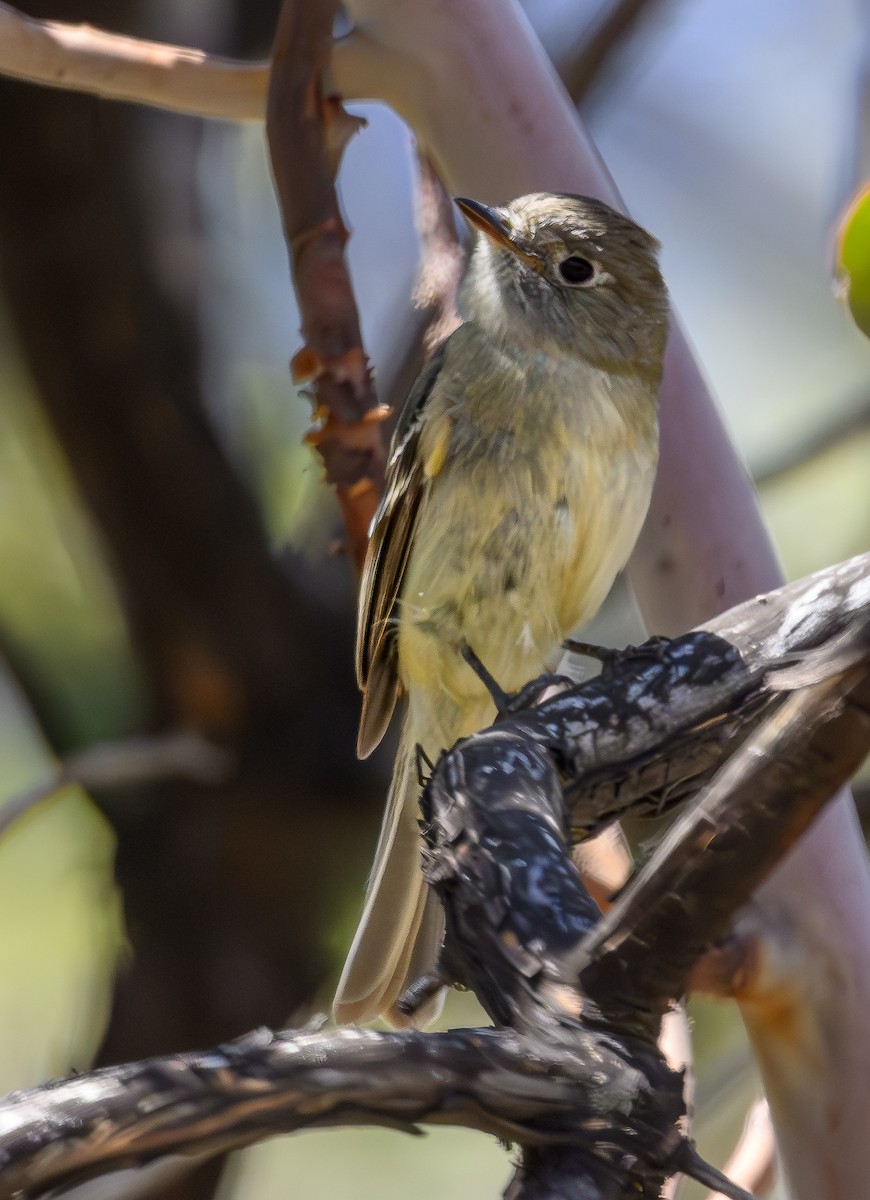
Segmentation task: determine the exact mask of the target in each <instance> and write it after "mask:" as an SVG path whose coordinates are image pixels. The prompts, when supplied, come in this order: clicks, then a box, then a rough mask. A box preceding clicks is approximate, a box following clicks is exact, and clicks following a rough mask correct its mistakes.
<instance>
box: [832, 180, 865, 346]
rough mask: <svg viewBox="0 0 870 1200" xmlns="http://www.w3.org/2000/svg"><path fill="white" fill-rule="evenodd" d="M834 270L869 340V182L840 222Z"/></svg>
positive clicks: (858, 324) (854, 314)
mask: <svg viewBox="0 0 870 1200" xmlns="http://www.w3.org/2000/svg"><path fill="white" fill-rule="evenodd" d="M836 271H837V278H838V281H839V284H840V293H841V295H842V297H843V298H844V299H845V300H846V302H847V303H848V305H849V309H850V311H851V313H852V316H853V318H854V320H855V324H856V325H857V326H858V328H859V329H860V330H861V332H862V333H865V334H866V335H867V336H868V337H870V183H868V184H865V185H864V186H863V187H862V188H861V190H860V191H859V192H858V193H857V195H856V196H855V198H854V200H853V201H852V203H851V204H850V205H849V208H848V210H847V212H846V215H845V216H844V217H843V220H842V222H841V223H840V228H839V230H838V232H837V261H836Z"/></svg>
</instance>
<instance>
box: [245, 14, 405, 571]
mask: <svg viewBox="0 0 870 1200" xmlns="http://www.w3.org/2000/svg"><path fill="white" fill-rule="evenodd" d="M336 7H337V0H284V2H283V4H282V7H281V14H280V16H279V19H278V27H277V32H276V34H275V45H274V48H273V53H272V71H271V75H270V82H269V99H268V105H267V113H266V134H267V137H268V141H269V152H270V155H271V158H272V170H273V173H274V176H275V187H276V190H277V193H278V200H279V203H280V206H281V215H282V219H283V223H284V234H285V237H286V239H287V246H288V249H289V253H290V265H291V270H292V273H293V282H294V284H295V287H296V294H297V296H298V299H299V311H300V313H301V316H302V335H303V337H304V339H305V345H304V346H303V348H302V349H301V350H299V351H298V352H297V353H296V354H295V355H294V357H293V361H292V364H291V371H292V374H293V380H294V382H295V383H301V384H312V385H313V387H314V393H315V397H316V412H315V418H316V423H317V424H316V428H315V429H314V430H312V432H311V433H310V434H309V435H308V441H309V442H310V443H311V444H312V445H313V446H315V447H316V449H317V450H318V452H319V454H320V455H321V457H322V459H323V461H324V464H325V466H326V476H327V479H328V481H329V482H330V483H332V484H334V485H335V488H336V493H337V496H338V501H339V504H340V506H341V510H342V515H343V517H344V523H345V529H346V531H347V539H348V548H349V550H350V552H351V554H352V556H353V559H354V561H355V563H356V564H357V566H358V567H360V568H361V566H362V561H363V559H364V557H365V548H366V544H367V541H368V529H369V525H370V524H371V519H372V517H373V516H374V512H375V508H376V507H377V502H378V498H379V495H380V489H381V484H382V482H383V470H384V462H385V454H384V446H383V437H382V433H381V427H380V426H381V422H382V421H383V420H384V419H385V417H386V416H387V415H388V412H387V410H386V409H384V408H379V407H378V404H377V400H376V398H375V393H374V388H373V386H372V380H371V372H370V371H369V366H368V360H367V359H366V355H365V352H364V350H363V347H362V339H361V335H360V327H359V316H358V314H357V309H356V302H355V300H354V296H353V288H352V285H351V281H350V275H349V274H348V270H347V263H346V261H345V257H344V247H345V243H346V241H347V231H346V229H345V227H344V222H343V221H342V218H341V213H340V211H339V206H338V200H337V198H336V194H335V175H336V171H337V170H338V163H339V160H340V157H341V151H342V150H343V148H344V144H345V142H346V141H347V139H348V137H350V136H351V135H352V133H353V132H354V131H355V130H356V129H357V128H359V126H360V125H361V124H362V122H361V121H360V120H359V119H358V118H355V117H351V116H350V115H349V114H348V113H347V112H346V111H345V109H344V108H343V107H342V105H341V102H340V100H339V98H338V97H337V96H335V95H329V94H327V93H326V92H325V90H324V77H325V74H326V71H327V67H328V65H329V58H330V50H331V46H332V24H333V19H334V16H335V10H336Z"/></svg>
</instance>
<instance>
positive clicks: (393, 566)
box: [356, 338, 450, 758]
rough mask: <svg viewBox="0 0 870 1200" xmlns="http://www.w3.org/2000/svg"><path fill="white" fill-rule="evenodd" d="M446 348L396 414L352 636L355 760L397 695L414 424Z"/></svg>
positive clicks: (413, 489) (413, 498)
mask: <svg viewBox="0 0 870 1200" xmlns="http://www.w3.org/2000/svg"><path fill="white" fill-rule="evenodd" d="M449 340H450V339H449V338H448V339H447V341H449ZM446 347H447V342H444V344H443V345H442V346H441V348H440V349H439V350H438V352H437V353H436V354H434V355H433V356H432V358H431V359H430V360H429V362H428V363H427V364H426V366H425V367H424V368H423V370H422V371H421V373H420V375H419V376H418V377H417V380H416V382H415V384H414V386H413V388H412V389H411V391H410V393H409V395H408V399H407V401H406V402H405V407H404V408H403V409H402V415H401V416H400V418H399V423H398V424H397V426H396V431H395V433H394V434H393V442H392V448H391V452H390V458H389V461H388V463H387V471H386V479H385V482H384V495H383V498H382V500H381V503H380V505H379V506H378V510H377V512H376V513H375V517H374V520H373V522H372V531H371V535H370V537H369V546H368V553H367V555H366V561H365V566H364V567H363V574H362V581H361V584H360V598H359V615H358V618H357V633H356V675H357V682H358V683H359V686H360V687H361V688H362V691H363V704H362V716H361V717H360V726H359V737H358V742H357V752H358V753H359V755H360V757H361V758H365V757H366V756H367V755H369V754H371V752H372V750H374V748H375V746H377V745H378V743H379V742H380V740H381V738H382V737H383V736H384V733H385V732H386V729H387V726H388V725H389V723H390V717H391V716H392V715H393V709H394V708H395V706H396V700H397V699H398V696H399V692H400V687H399V678H398V673H397V664H396V657H397V647H396V629H395V624H394V618H395V614H396V605H397V602H398V599H399V593H400V591H401V588H402V579H403V577H404V574H405V568H406V566H407V565H408V557H409V555H410V553H411V545H412V543H413V540H414V526H415V522H416V517H417V512H418V510H419V508H420V502H421V500H422V498H423V496H424V495H425V493H426V490H427V488H428V486H429V480H428V478H427V476H426V472H425V470H424V466H423V463H422V462H421V461H420V454H419V441H420V421H421V417H422V413H423V409H424V407H425V404H426V401H427V399H428V398H429V396H430V394H431V392H432V389H433V387H434V386H435V382H436V380H437V379H438V375H439V373H440V371H441V369H442V367H443V365H444V358H445V354H446Z"/></svg>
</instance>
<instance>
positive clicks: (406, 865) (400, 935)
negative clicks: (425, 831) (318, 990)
mask: <svg viewBox="0 0 870 1200" xmlns="http://www.w3.org/2000/svg"><path fill="white" fill-rule="evenodd" d="M409 725H410V721H409V719H408V717H407V715H406V718H405V726H404V729H403V731H402V741H401V746H400V749H399V753H398V756H397V758H396V766H395V770H394V772H393V781H392V784H391V786H390V794H389V799H388V801H387V811H386V813H385V814H384V820H383V824H382V826H381V835H380V838H379V839H378V847H377V850H376V852H375V863H374V867H373V868H372V874H371V879H370V881H369V887H368V893H367V895H366V902H365V908H364V909H363V914H362V917H361V919H360V923H359V926H358V928H357V931H356V935H355V937H354V939H353V944H352V946H351V948H350V952H349V954H348V956H347V961H346V962H345V964H344V970H343V971H342V974H341V979H340V981H339V984H338V989H337V991H336V994H335V1000H334V1002H333V1015H334V1017H335V1019H336V1021H339V1022H341V1023H348V1022H363V1021H372V1020H374V1018H375V1017H377V1016H379V1015H381V1014H383V1015H385V1016H386V1017H387V1019H388V1020H389V1021H390V1022H391V1023H392V1024H394V1025H398V1026H403V1025H404V1026H408V1025H416V1026H423V1025H426V1024H428V1023H429V1021H432V1020H434V1018H435V1017H436V1016H437V1015H438V1012H439V1011H440V1009H441V1004H442V1002H443V1001H442V998H441V997H440V996H439V997H436V998H435V1000H433V1001H430V1002H429V1003H428V1004H426V1005H424V1006H423V1007H422V1008H421V1009H420V1010H419V1011H418V1012H417V1013H415V1014H414V1016H413V1017H412V1018H410V1019H409V1018H408V1017H406V1016H404V1015H403V1014H401V1013H398V1012H397V1011H396V1008H395V1003H396V1001H397V1000H398V998H399V997H400V996H401V995H402V993H403V992H404V991H405V989H406V988H407V987H408V986H409V985H410V984H411V983H413V982H414V981H415V980H416V979H419V977H420V976H421V975H424V974H425V973H426V972H427V971H431V970H432V968H433V967H434V965H435V960H436V958H437V955H438V951H439V949H440V947H441V942H442V939H443V936H444V914H443V911H442V909H441V905H440V903H439V901H438V899H437V897H436V896H435V895H434V893H433V892H432V891H431V890H430V888H429V887H428V885H427V884H426V882H425V880H424V879H423V873H422V870H421V865H420V850H421V841H420V827H419V824H418V819H419V795H420V784H419V781H418V779H417V764H416V746H415V741H414V740H413V739H412V738H411V736H410V735H409ZM442 995H443V993H442Z"/></svg>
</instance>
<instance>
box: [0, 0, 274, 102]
mask: <svg viewBox="0 0 870 1200" xmlns="http://www.w3.org/2000/svg"><path fill="white" fill-rule="evenodd" d="M0 74H3V75H10V76H12V77H13V78H15V79H26V80H29V81H30V82H31V83H42V84H47V85H48V86H49V87H58V88H68V89H70V90H73V91H80V92H90V93H92V94H94V95H97V96H103V97H104V98H105V99H107V100H131V101H134V102H135V103H137V104H150V105H154V106H155V107H157V108H165V109H170V110H171V111H173V112H181V113H189V114H191V115H194V116H200V117H220V118H223V119H225V120H229V121H262V119H263V114H264V111H265V106H266V87H267V84H268V77H269V65H268V63H244V62H239V61H237V60H235V59H229V58H219V57H217V56H215V55H210V54H205V53H204V52H203V51H202V50H193V49H189V48H187V47H185V46H170V45H166V44H165V43H162V42H146V41H142V40H141V39H139V38H131V37H123V36H122V35H120V34H116V33H108V32H106V31H105V30H102V29H94V28H92V27H91V26H89V25H68V24H65V23H63V22H61V21H37V20H35V19H34V18H33V17H28V16H25V15H24V13H21V12H18V10H17V9H14V8H12V7H11V5H8V4H0Z"/></svg>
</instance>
